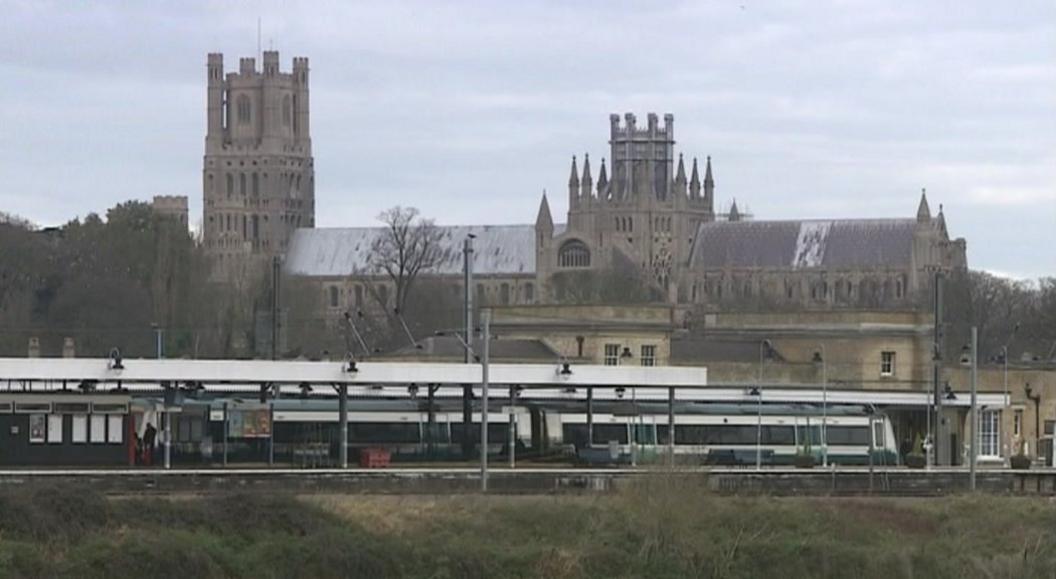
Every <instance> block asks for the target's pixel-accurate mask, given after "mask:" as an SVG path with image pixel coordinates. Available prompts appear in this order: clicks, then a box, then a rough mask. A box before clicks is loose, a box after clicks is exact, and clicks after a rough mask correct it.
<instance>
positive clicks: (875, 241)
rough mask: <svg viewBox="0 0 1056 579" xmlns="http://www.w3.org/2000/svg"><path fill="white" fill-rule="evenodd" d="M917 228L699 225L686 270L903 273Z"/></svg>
mask: <svg viewBox="0 0 1056 579" xmlns="http://www.w3.org/2000/svg"><path fill="white" fill-rule="evenodd" d="M916 226H917V221H916V220H915V219H840V220H813V221H739V222H727V221H716V222H711V223H702V224H701V225H700V226H699V227H698V228H697V235H696V237H695V239H694V241H693V252H692V254H691V257H690V267H691V268H693V269H697V270H707V269H721V268H724V267H731V268H739V267H770V268H824V269H844V268H860V267H873V268H878V267H879V268H882V267H893V268H903V267H908V266H909V265H910V259H911V253H912V250H913V232H914V230H915V228H916Z"/></svg>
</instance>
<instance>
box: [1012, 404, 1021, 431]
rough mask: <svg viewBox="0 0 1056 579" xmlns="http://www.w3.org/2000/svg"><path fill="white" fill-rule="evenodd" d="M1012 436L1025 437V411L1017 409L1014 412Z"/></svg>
mask: <svg viewBox="0 0 1056 579" xmlns="http://www.w3.org/2000/svg"><path fill="white" fill-rule="evenodd" d="M1012 436H1016V437H1019V436H1023V409H1022V408H1016V409H1015V410H1013V411H1012Z"/></svg>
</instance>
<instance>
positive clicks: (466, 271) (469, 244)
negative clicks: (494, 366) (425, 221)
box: [461, 233, 476, 458]
mask: <svg viewBox="0 0 1056 579" xmlns="http://www.w3.org/2000/svg"><path fill="white" fill-rule="evenodd" d="M475 237H476V236H475V235H473V234H472V233H470V234H468V235H466V239H465V241H463V243H462V284H463V296H462V297H463V302H462V315H463V319H464V321H465V324H466V326H465V336H466V341H465V346H466V355H465V363H466V364H471V363H472V362H473V355H474V354H473V349H472V348H470V347H469V345H470V344H472V343H473V239H474V238H475ZM472 399H473V387H472V386H471V385H469V384H466V385H465V386H463V387H462V424H465V425H466V428H464V429H463V430H462V441H461V442H462V457H463V458H469V456H470V453H471V452H472V450H473V442H472V436H471V435H470V432H472V431H471V430H470V429H469V425H470V424H472V423H473V400H472Z"/></svg>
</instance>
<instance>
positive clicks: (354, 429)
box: [348, 422, 421, 442]
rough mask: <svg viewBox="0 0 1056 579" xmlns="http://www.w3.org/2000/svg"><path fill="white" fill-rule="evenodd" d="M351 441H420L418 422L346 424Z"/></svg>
mask: <svg viewBox="0 0 1056 579" xmlns="http://www.w3.org/2000/svg"><path fill="white" fill-rule="evenodd" d="M348 434H349V440H350V441H352V442H420V441H421V433H420V431H419V429H418V423H417V422H415V423H406V422H361V423H352V422H349V424H348Z"/></svg>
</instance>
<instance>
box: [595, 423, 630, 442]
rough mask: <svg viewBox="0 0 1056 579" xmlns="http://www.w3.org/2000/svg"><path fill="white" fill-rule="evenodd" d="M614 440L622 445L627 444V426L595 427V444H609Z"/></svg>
mask: <svg viewBox="0 0 1056 579" xmlns="http://www.w3.org/2000/svg"><path fill="white" fill-rule="evenodd" d="M612 440H615V441H616V442H618V443H620V444H627V425H626V424H595V425H594V444H608V443H609V441H612Z"/></svg>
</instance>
